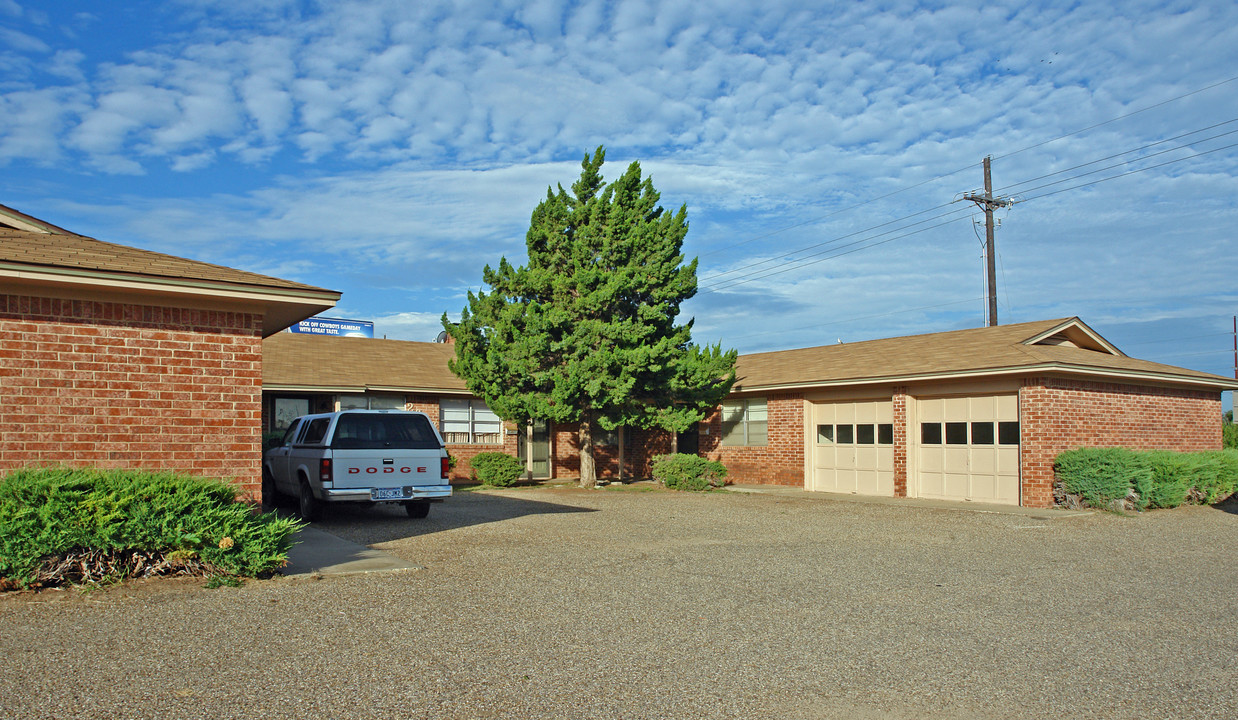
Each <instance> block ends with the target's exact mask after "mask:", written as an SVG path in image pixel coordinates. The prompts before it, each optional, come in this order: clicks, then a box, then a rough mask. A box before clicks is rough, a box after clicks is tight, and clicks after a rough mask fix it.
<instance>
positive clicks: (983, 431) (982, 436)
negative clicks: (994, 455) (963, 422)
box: [971, 422, 993, 445]
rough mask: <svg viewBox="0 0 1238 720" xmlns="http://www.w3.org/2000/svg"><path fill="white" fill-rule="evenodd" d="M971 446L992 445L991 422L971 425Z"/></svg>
mask: <svg viewBox="0 0 1238 720" xmlns="http://www.w3.org/2000/svg"><path fill="white" fill-rule="evenodd" d="M971 444H972V445H992V444H993V423H991V422H974V423H972V424H971Z"/></svg>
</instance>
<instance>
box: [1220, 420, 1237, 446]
mask: <svg viewBox="0 0 1238 720" xmlns="http://www.w3.org/2000/svg"><path fill="white" fill-rule="evenodd" d="M1221 446H1222V447H1224V448H1227V449H1228V448H1238V425H1235V424H1234V423H1225V424H1224V425H1222V426H1221Z"/></svg>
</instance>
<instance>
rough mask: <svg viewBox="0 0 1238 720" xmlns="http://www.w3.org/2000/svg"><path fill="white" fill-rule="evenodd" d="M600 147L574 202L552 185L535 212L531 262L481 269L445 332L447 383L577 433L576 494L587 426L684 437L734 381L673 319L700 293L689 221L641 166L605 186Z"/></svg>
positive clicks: (587, 464) (498, 407)
mask: <svg viewBox="0 0 1238 720" xmlns="http://www.w3.org/2000/svg"><path fill="white" fill-rule="evenodd" d="M605 158H606V152H605V149H604V148H601V147H599V148H598V149H597V150H596V151H595V152H594V154H593V156H592V157H590V156H589V155H587V154H586V155H585V158H584V160H583V161H582V163H581V167H582V171H581V174H580V179H579V180H577V181H576V182H575V183H574V184H573V185H572V192H571V193H570V194H569V193H568V192H566V191H565V190H564V189H563V186H562V185H559V186H558V191H557V192H556V191H555V190H554V189H553V188H551V189H548V190H547V192H546V199H545V200H543V201H542V202H541V203H540V204H538V206H537V208H536V209H535V210H534V211H533V216H532V219H531V221H530V224H529V231H528V234H527V235H526V245H527V248H528V257H529V263H528V265H526V266H523V267H513V266H512V265H511V264H510V263H508V262H507V259H506V258H501V259H500V260H499V267H498V269H497V270H496V269H492V268H491V267H490V266H489V265H487V266H486V268H485V271H484V274H483V278H484V280H485V282H486V284H487V285H489V286H490V288H491V290H490V292H489V293H486V292H479V293H477V294H473V293H472V292H470V293H469V298H468V307H466V308H465V309H464V310H463V312H462V313H461V320H460V323H459V324H456V325H453V324H451V323H449V322H448V321H447V316H446V315H444V316H443V326H444V327H445V328H446V330H447V332H448V333H449V334H450V335H451V336H452V337H453V338H454V339H455V342H456V357H455V359H454V360H452V361H451V362H450V367H451V370H452V372H454V373H456V374H457V375H458V376H460V377H461V378H463V379H464V381H465V383H466V384H467V385H468V387H469V390H471V391H472V392H473V393H474V394H475V395H478V396H480V397H481V398H483V399H484V400H485V401H486V404H487V405H489V406H490V408H491V409H493V410H494V411H495V413H497V414H498V415H499V416H500V417H502V418H504V419H506V420H514V421H516V422H519V423H527V422H528V421H530V420H532V419H534V418H545V419H548V420H550V421H552V422H559V423H565V422H579V424H580V435H579V438H580V447H579V450H580V476H581V477H580V481H581V484H582V485H584V486H585V487H592V486H593V485H594V484H595V483H596V472H595V464H594V457H593V434H594V428H595V427H598V426H600V427H602V428H603V429H606V430H613V429H615V428H617V427H620V426H625V427H638V428H663V429H665V430H668V431H671V432H682V431H683V430H686V429H687V428H688V427H689V426H690V425H691V424H692V423H694V422H697V421H698V420H700V419H701V418H702V417H703V416H704V413H705V411H706V410H708V409H709V408H711V407H713V406H715V405H717V404H718V403H719V402H720V401H721V400H722V398H723V396H725V395H726V393H727V392H728V391H729V390H730V388H731V385H732V384H733V383H734V381H735V357H736V353H735V351H734V350H728V351H725V352H724V351H723V350H722V347H721V345H714V346H712V347H706V348H701V347H699V346H697V345H693V344H692V342H691V331H692V321H691V320H689V321H688V322H687V323H684V324H681V325H677V324H676V323H675V319H676V317H677V316H678V315H679V306H680V304H681V303H683V301H685V300H687V299H688V298H690V297H692V296H693V295H695V294H696V260H695V259H693V260H692V262H690V263H687V264H684V256H683V254H682V252H681V249H682V247H683V240H684V236H685V235H686V234H687V232H688V222H687V209H686V207H680V209H679V212H677V213H668V212H666V211H664V210H663V208H661V207H660V206H658V200H659V198H660V195H659V193H658V192H657V190H655V189H654V187H653V183H652V182H651V181H650V180H649V179H648V178H645V179H643V180H642V178H641V169H640V164H639V163H635V162H634V163H632V164H631V165H630V166H628V169H627V172H625V173H624V174H623V176H622V177H620V178H619V179H618V180H616V181H614V182H613V183H611V184H610V185H606V186H605V187H603V182H602V175H601V167H602V163H603V162H604V160H605Z"/></svg>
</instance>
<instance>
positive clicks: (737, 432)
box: [722, 397, 769, 447]
mask: <svg viewBox="0 0 1238 720" xmlns="http://www.w3.org/2000/svg"><path fill="white" fill-rule="evenodd" d="M728 425H729V426H730V427H728ZM722 445H723V446H725V447H763V446H766V445H769V403H768V402H767V401H766V399H765V398H763V397H754V398H738V399H735V400H724V401H723V402H722Z"/></svg>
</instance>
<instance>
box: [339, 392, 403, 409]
mask: <svg viewBox="0 0 1238 720" xmlns="http://www.w3.org/2000/svg"><path fill="white" fill-rule="evenodd" d="M337 399H338V400H339V403H340V410H403V409H404V396H403V395H340V396H338V398H337Z"/></svg>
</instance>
